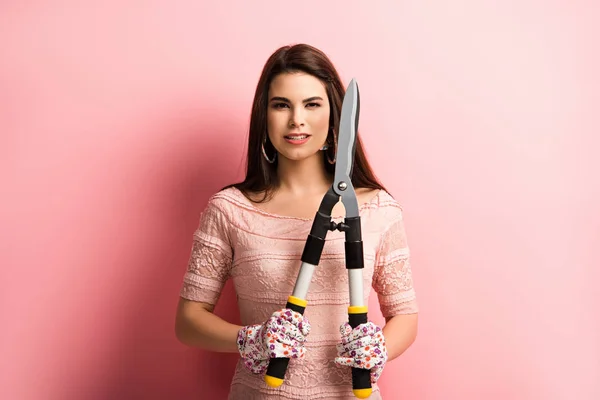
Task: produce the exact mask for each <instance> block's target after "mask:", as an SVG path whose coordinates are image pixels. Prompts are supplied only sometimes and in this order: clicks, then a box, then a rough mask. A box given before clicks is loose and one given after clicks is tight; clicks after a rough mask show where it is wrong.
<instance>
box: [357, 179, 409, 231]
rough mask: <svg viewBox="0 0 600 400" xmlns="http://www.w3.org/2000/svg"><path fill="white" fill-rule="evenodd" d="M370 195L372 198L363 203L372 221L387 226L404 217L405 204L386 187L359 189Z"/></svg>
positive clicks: (364, 209)
mask: <svg viewBox="0 0 600 400" xmlns="http://www.w3.org/2000/svg"><path fill="white" fill-rule="evenodd" d="M361 192H362V193H364V195H365V196H370V200H368V201H366V202H365V203H363V206H362V208H363V211H364V212H365V213H366V214H367V215H368V216H369V219H370V220H371V221H372V223H375V224H376V225H380V226H385V225H388V224H391V223H394V222H395V221H397V220H399V219H402V217H403V206H402V204H401V202H400V201H399V200H398V199H397V198H396V197H395V196H393V195H392V194H391V193H390V192H389V191H387V190H386V189H362V188H361V189H359V190H357V195H359V196H360V194H359V193H361Z"/></svg>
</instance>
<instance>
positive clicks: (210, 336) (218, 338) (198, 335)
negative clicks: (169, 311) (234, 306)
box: [175, 298, 242, 353]
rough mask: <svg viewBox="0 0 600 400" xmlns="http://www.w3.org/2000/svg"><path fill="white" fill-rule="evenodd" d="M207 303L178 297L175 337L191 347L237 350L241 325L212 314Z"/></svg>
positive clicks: (229, 351)
mask: <svg viewBox="0 0 600 400" xmlns="http://www.w3.org/2000/svg"><path fill="white" fill-rule="evenodd" d="M213 310H214V307H213V306H212V305H210V304H208V303H199V302H196V301H190V300H186V299H184V298H180V299H179V304H178V305H177V313H176V318H175V335H176V336H177V339H178V340H179V341H180V342H181V343H183V344H185V345H187V346H191V347H197V348H201V349H206V350H212V351H216V352H225V353H237V352H239V350H238V347H237V335H238V332H239V330H240V329H242V327H241V326H238V325H235V324H231V323H229V322H227V321H225V320H223V319H222V318H220V317H218V316H216V315H215V314H213Z"/></svg>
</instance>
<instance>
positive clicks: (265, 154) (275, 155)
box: [261, 137, 277, 164]
mask: <svg viewBox="0 0 600 400" xmlns="http://www.w3.org/2000/svg"><path fill="white" fill-rule="evenodd" d="M265 143H267V138H266V137H265V140H264V141H263V144H262V146H261V148H262V153H263V157H264V158H265V160H267V162H268V163H269V164H273V163H274V162H275V159H276V158H277V152H275V154H274V155H273V158H272V159H269V156H267V152H266V151H265Z"/></svg>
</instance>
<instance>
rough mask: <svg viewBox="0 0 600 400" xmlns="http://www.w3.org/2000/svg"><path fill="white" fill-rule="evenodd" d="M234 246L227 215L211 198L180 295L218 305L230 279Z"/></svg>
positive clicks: (194, 240) (202, 219)
mask: <svg viewBox="0 0 600 400" xmlns="http://www.w3.org/2000/svg"><path fill="white" fill-rule="evenodd" d="M231 262H232V248H231V245H230V241H229V235H228V229H227V223H226V217H225V215H224V214H223V211H222V210H220V209H219V207H218V206H217V204H215V202H214V200H213V199H211V200H210V201H209V202H208V205H207V206H206V208H205V209H204V211H203V212H202V215H201V216H200V222H199V225H198V228H197V229H196V231H195V232H194V236H193V242H192V249H191V254H190V257H189V260H188V265H187V269H186V272H185V274H184V277H183V284H182V286H181V291H180V295H181V297H183V298H185V299H188V300H193V301H199V302H205V303H210V304H212V305H215V304H216V303H217V300H218V299H219V297H220V295H221V290H222V289H223V286H224V285H225V282H226V281H227V279H228V278H229V273H230V270H231Z"/></svg>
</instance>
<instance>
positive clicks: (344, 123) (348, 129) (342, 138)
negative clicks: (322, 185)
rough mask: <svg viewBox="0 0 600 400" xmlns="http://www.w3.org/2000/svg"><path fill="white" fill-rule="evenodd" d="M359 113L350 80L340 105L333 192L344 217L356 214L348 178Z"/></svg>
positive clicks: (354, 91) (352, 163) (354, 90)
mask: <svg viewBox="0 0 600 400" xmlns="http://www.w3.org/2000/svg"><path fill="white" fill-rule="evenodd" d="M359 112H360V95H359V92H358V85H357V83H356V80H355V79H352V80H351V81H350V84H349V85H348V88H347V89H346V94H345V95H344V101H343V103H342V115H341V116H340V125H339V133H338V140H337V152H336V153H337V154H336V165H335V175H334V190H335V191H336V192H337V193H338V194H339V195H340V196H342V201H343V202H344V206H345V208H346V215H349V214H352V215H353V214H358V203H357V200H356V195H355V193H354V188H353V187H352V182H351V181H350V177H351V175H352V168H353V166H354V150H355V148H356V133H357V131H358V117H359ZM346 203H348V204H346ZM355 203H356V206H355ZM349 207H350V209H348V208H349ZM355 208H356V210H355Z"/></svg>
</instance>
